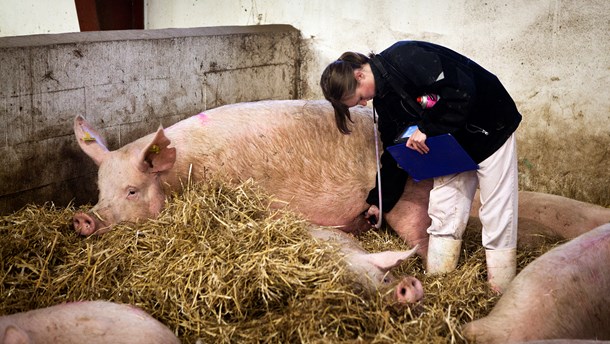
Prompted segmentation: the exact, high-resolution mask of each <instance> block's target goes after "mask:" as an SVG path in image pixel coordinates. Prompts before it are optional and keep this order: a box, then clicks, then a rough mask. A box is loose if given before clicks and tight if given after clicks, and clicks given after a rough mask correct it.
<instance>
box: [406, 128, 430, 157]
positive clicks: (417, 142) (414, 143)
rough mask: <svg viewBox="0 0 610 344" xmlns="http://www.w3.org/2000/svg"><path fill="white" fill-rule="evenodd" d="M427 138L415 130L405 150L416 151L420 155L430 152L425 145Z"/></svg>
mask: <svg viewBox="0 0 610 344" xmlns="http://www.w3.org/2000/svg"><path fill="white" fill-rule="evenodd" d="M427 138H428V136H427V135H426V134H424V133H422V132H421V131H419V129H417V130H415V132H414V133H413V134H411V136H410V137H409V140H407V148H411V149H413V150H416V151H418V152H419V153H420V154H426V153H428V152H429V151H430V148H428V146H427V145H426V139H427Z"/></svg>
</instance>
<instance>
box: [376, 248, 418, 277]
mask: <svg viewBox="0 0 610 344" xmlns="http://www.w3.org/2000/svg"><path fill="white" fill-rule="evenodd" d="M418 247H419V245H416V246H415V247H414V248H412V249H410V250H409V251H383V252H377V253H368V254H367V255H366V257H365V258H366V259H367V260H368V261H369V262H370V263H371V264H373V265H375V266H376V267H378V268H379V269H380V270H382V271H388V270H390V269H391V268H393V267H395V266H397V265H399V264H400V263H402V262H403V261H404V260H406V259H407V258H409V257H411V256H412V255H413V254H415V252H416V251H417V249H418Z"/></svg>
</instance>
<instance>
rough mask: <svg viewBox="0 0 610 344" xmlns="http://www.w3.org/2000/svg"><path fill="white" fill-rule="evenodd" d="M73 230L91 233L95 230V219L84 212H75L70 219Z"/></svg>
mask: <svg viewBox="0 0 610 344" xmlns="http://www.w3.org/2000/svg"><path fill="white" fill-rule="evenodd" d="M72 224H73V225H74V230H75V231H76V233H78V234H80V235H91V234H93V232H95V221H94V220H93V218H92V217H91V216H89V215H87V214H85V213H77V214H76V215H74V218H73V219H72Z"/></svg>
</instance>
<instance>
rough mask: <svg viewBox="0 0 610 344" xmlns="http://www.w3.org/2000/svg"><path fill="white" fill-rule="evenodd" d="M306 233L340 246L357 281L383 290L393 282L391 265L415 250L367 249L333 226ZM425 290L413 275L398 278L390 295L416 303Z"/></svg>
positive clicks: (398, 299)
mask: <svg viewBox="0 0 610 344" xmlns="http://www.w3.org/2000/svg"><path fill="white" fill-rule="evenodd" d="M309 233H310V234H311V235H312V236H313V237H314V239H316V240H318V241H320V242H326V243H329V244H330V245H332V246H336V247H338V248H339V253H340V254H341V255H343V256H344V259H345V262H346V263H347V264H348V266H349V268H350V270H351V271H352V272H353V273H354V276H356V278H357V281H356V282H357V283H359V284H360V285H362V286H365V287H368V288H370V289H378V290H382V289H383V288H384V287H388V286H390V285H392V284H394V283H396V278H395V277H394V275H392V273H391V272H390V269H392V268H393V267H395V266H397V265H399V264H400V263H402V262H403V261H404V260H406V259H407V258H409V257H411V256H412V255H413V254H415V252H416V251H417V249H418V247H417V246H416V247H414V248H413V249H411V250H409V251H383V252H377V253H369V252H367V251H366V250H364V248H362V246H361V245H360V244H359V243H358V240H357V239H356V238H355V237H354V236H353V235H351V234H348V233H345V232H343V231H341V230H339V229H335V228H311V229H310V230H309ZM423 297H424V290H423V287H422V284H421V282H420V281H419V280H418V279H417V278H415V277H412V276H406V277H403V278H401V279H400V281H399V282H398V283H397V284H396V287H395V289H394V293H393V294H392V296H391V298H392V300H393V301H394V302H397V303H400V304H409V303H416V302H418V301H420V300H421V299H423Z"/></svg>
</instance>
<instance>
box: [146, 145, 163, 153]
mask: <svg viewBox="0 0 610 344" xmlns="http://www.w3.org/2000/svg"><path fill="white" fill-rule="evenodd" d="M148 151H149V152H151V153H155V154H159V152H160V151H161V148H159V146H157V145H152V146H150V149H149V150H148Z"/></svg>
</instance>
